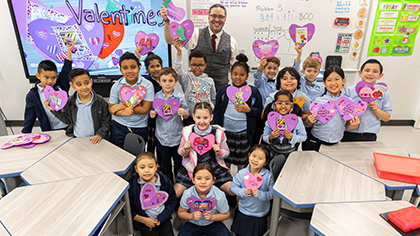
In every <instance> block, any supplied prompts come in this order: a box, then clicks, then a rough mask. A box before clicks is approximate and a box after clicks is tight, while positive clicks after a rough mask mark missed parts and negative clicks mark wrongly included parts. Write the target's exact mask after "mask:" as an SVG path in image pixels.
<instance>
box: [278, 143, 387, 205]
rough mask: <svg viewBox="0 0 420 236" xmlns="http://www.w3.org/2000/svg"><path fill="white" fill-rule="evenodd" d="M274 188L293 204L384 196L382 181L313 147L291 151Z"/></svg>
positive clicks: (377, 198)
mask: <svg viewBox="0 0 420 236" xmlns="http://www.w3.org/2000/svg"><path fill="white" fill-rule="evenodd" d="M274 192H275V193H276V194H277V195H278V196H280V197H281V198H282V199H283V200H285V201H286V202H288V203H289V204H290V205H292V206H293V207H296V208H304V207H313V206H314V204H315V203H322V202H351V201H380V200H385V188H384V185H383V184H381V183H379V182H377V181H375V180H373V179H371V178H369V177H367V176H365V175H362V174H361V173H359V172H357V171H355V170H352V169H350V168H348V167H347V166H345V165H342V164H340V163H338V162H336V161H334V160H332V159H331V158H328V157H326V156H324V155H322V154H319V153H317V152H314V151H304V152H292V153H291V154H290V156H289V157H288V159H287V161H286V164H285V165H284V166H283V169H282V171H281V173H280V175H279V177H278V179H277V181H276V183H275V184H274Z"/></svg>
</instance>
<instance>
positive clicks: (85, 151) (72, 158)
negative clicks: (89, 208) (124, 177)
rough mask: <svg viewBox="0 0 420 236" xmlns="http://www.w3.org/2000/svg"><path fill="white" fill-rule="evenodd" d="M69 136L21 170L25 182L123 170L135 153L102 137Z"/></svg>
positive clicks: (119, 172) (126, 167) (120, 171)
mask: <svg viewBox="0 0 420 236" xmlns="http://www.w3.org/2000/svg"><path fill="white" fill-rule="evenodd" d="M89 139H90V138H73V139H71V140H69V141H68V142H67V143H65V144H64V145H62V146H61V147H60V148H58V149H57V150H55V151H54V152H52V153H51V154H49V155H48V156H47V157H46V158H43V159H42V160H41V161H39V162H37V163H36V164H34V165H33V166H31V167H30V168H29V169H27V170H26V171H24V172H23V173H22V174H21V177H22V179H23V180H24V181H25V182H27V183H29V184H38V183H46V182H51V181H57V180H65V179H71V178H77V177H84V176H90V175H96V174H102V173H112V172H113V173H115V174H118V175H121V174H124V173H126V172H127V171H128V170H129V168H130V167H131V165H132V163H133V162H134V160H135V156H133V155H132V154H130V153H128V152H126V151H124V150H123V149H121V148H119V147H117V146H115V145H114V144H112V143H110V142H108V141H106V140H102V141H101V142H100V143H97V144H92V143H91V142H90V141H89Z"/></svg>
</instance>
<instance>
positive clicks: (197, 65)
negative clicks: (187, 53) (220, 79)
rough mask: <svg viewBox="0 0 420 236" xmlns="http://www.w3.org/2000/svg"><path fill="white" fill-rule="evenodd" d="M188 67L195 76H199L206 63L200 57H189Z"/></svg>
mask: <svg viewBox="0 0 420 236" xmlns="http://www.w3.org/2000/svg"><path fill="white" fill-rule="evenodd" d="M189 66H190V69H191V72H192V73H193V74H194V75H195V76H200V75H202V74H203V72H204V70H205V69H206V67H207V63H206V61H204V58H202V57H191V60H190V64H189Z"/></svg>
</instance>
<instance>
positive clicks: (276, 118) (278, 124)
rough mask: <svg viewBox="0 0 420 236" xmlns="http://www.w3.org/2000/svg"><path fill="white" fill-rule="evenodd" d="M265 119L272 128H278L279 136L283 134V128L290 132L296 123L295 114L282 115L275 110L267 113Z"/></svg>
mask: <svg viewBox="0 0 420 236" xmlns="http://www.w3.org/2000/svg"><path fill="white" fill-rule="evenodd" d="M267 120H268V124H269V125H270V128H271V129H272V130H275V129H278V130H279V136H283V135H284V131H285V130H289V131H290V132H292V131H293V129H294V128H295V127H296V125H297V123H298V117H297V115H295V114H287V115H284V116H282V115H280V113H278V112H275V111H272V112H270V113H268V115H267Z"/></svg>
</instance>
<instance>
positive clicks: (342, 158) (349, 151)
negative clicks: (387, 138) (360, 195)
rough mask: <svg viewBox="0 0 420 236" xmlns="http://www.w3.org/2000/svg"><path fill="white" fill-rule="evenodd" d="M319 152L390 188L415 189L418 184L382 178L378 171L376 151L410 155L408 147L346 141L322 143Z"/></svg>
mask: <svg viewBox="0 0 420 236" xmlns="http://www.w3.org/2000/svg"><path fill="white" fill-rule="evenodd" d="M319 152H320V153H322V154H324V155H327V156H328V157H330V158H332V159H334V160H337V161H339V162H341V163H343V164H344V165H347V166H349V167H351V168H353V169H355V170H357V171H360V172H361V173H363V174H365V175H367V176H369V177H371V178H373V179H376V180H378V181H379V182H381V183H383V184H384V185H385V187H386V188H387V189H389V190H403V189H414V188H415V186H416V185H415V184H410V183H405V182H400V181H394V180H388V179H381V178H379V176H378V173H377V172H376V167H375V158H374V157H373V153H374V152H380V153H386V154H393V155H399V156H408V151H407V150H406V149H403V148H394V147H389V146H386V145H385V144H383V143H381V142H345V143H339V144H336V145H333V146H325V145H322V146H321V149H320V151H319Z"/></svg>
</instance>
